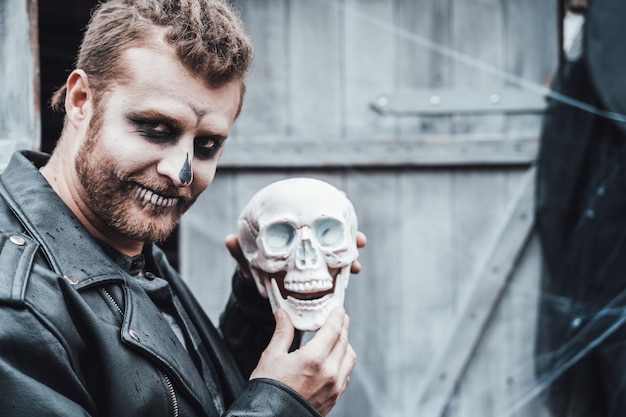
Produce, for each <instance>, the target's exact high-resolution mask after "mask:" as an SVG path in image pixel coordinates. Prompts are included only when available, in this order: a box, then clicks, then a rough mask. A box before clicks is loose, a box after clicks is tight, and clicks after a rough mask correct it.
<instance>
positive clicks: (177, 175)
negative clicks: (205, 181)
mask: <svg viewBox="0 0 626 417" xmlns="http://www.w3.org/2000/svg"><path fill="white" fill-rule="evenodd" d="M192 161H193V151H189V150H187V149H176V150H171V151H170V152H168V155H167V156H166V157H164V158H163V159H161V161H159V164H158V166H157V171H158V173H159V174H160V175H164V176H166V177H168V178H169V179H170V180H171V181H172V183H173V184H175V185H176V186H177V187H186V186H189V185H191V182H192V181H193V166H192Z"/></svg>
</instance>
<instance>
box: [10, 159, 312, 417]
mask: <svg viewBox="0 0 626 417" xmlns="http://www.w3.org/2000/svg"><path fill="white" fill-rule="evenodd" d="M47 158H48V157H47V155H44V154H38V153H34V152H21V153H16V154H14V155H13V158H12V160H11V162H10V164H9V165H8V167H7V168H6V170H5V171H4V173H3V174H2V175H1V176H0V194H1V196H2V198H0V415H3V416H4V415H6V416H40V415H41V416H43V415H45V416H64V417H67V416H115V417H123V416H146V417H148V416H149V417H159V416H163V417H165V416H185V417H187V416H216V415H219V414H220V413H219V412H218V411H217V406H215V405H214V404H215V403H216V402H215V401H214V400H213V397H214V396H219V397H220V401H221V402H223V403H224V404H225V406H226V408H227V409H226V411H225V412H224V413H223V415H224V416H255V417H259V416H268V417H269V416H285V417H287V416H289V417H294V416H303V417H304V416H319V414H318V413H317V412H316V411H315V410H314V409H313V408H312V407H311V406H310V405H309V404H308V403H307V402H306V401H305V400H304V399H303V398H302V397H301V396H299V395H298V394H297V393H296V392H295V391H293V390H291V389H290V388H288V387H287V386H285V385H283V384H281V383H279V382H277V381H274V380H269V379H256V380H252V381H249V382H245V380H244V378H243V377H242V373H243V374H244V375H249V373H250V372H251V369H252V367H253V366H254V364H255V363H256V361H257V359H258V357H259V356H260V353H261V351H262V350H263V349H264V347H265V346H266V344H267V342H268V340H269V338H270V337H271V333H272V329H273V318H272V316H271V312H270V311H271V310H270V309H269V308H268V305H267V302H266V301H265V300H262V299H261V298H260V297H259V295H258V294H256V289H254V286H253V285H250V284H249V283H247V282H245V281H244V280H243V279H242V278H241V277H238V274H235V278H234V280H233V295H232V296H231V299H230V301H229V303H228V306H227V308H226V310H225V312H224V314H223V316H222V318H221V325H220V327H221V331H222V333H221V334H220V333H219V332H218V331H217V329H215V327H213V325H212V324H211V321H210V320H209V319H208V317H207V316H206V315H205V314H204V312H203V311H202V308H201V307H200V305H199V304H198V302H197V300H196V299H195V298H194V297H193V295H191V293H190V292H189V289H188V288H187V286H186V285H185V284H184V283H183V281H182V280H181V279H180V278H179V276H178V274H177V273H176V272H175V271H174V270H173V269H172V268H171V266H170V265H169V264H168V263H167V260H166V259H165V256H164V254H163V252H162V251H160V250H159V249H158V248H157V247H156V246H153V248H154V249H153V256H154V259H155V262H156V264H157V266H158V268H159V269H160V272H161V274H162V275H163V277H164V278H165V279H167V280H168V281H169V283H170V286H171V288H172V290H173V291H174V293H175V294H176V295H177V297H178V299H179V300H180V303H181V304H182V305H183V306H184V309H185V311H186V312H187V315H188V317H189V318H190V319H191V321H192V322H193V325H194V326H195V328H196V329H197V333H198V334H199V337H200V339H201V340H202V343H203V345H204V347H205V348H206V351H207V352H208V355H209V356H210V357H211V362H212V365H213V367H214V368H215V374H216V375H218V377H217V378H216V379H218V380H217V381H214V384H213V389H211V388H207V384H205V383H204V381H203V379H202V377H201V376H200V373H199V372H198V370H197V369H198V368H197V367H195V365H194V363H193V362H192V359H191V357H190V355H189V354H188V353H187V351H186V350H185V349H184V348H183V347H182V345H181V344H180V343H178V342H177V341H176V337H175V336H174V334H173V332H172V330H171V328H170V327H169V326H168V324H167V322H166V321H165V320H164V319H163V317H162V315H161V314H160V313H159V311H158V310H157V309H156V307H154V304H152V303H151V302H150V299H149V298H148V297H147V295H146V293H145V292H144V291H143V290H142V289H141V288H140V287H139V286H138V285H137V283H136V281H135V280H134V279H133V277H131V276H130V275H128V274H127V273H126V272H124V271H123V270H122V269H121V268H120V267H119V266H118V265H117V264H116V263H114V262H113V261H112V260H111V259H110V258H109V257H107V256H106V255H105V253H104V252H103V250H102V249H101V247H100V246H99V245H98V243H97V242H96V241H95V240H94V239H93V238H92V237H91V235H90V234H89V233H88V232H87V230H86V229H85V228H84V227H83V226H82V224H81V223H80V222H79V221H78V220H77V218H76V217H75V216H74V215H73V214H72V213H71V211H70V210H69V209H68V208H67V206H65V204H64V203H63V202H62V200H61V199H60V198H59V197H58V196H57V195H56V193H55V192H54V191H53V190H52V188H51V187H50V186H49V185H48V183H47V182H46V180H45V179H44V178H43V176H41V174H40V173H39V172H38V170H37V168H38V167H40V166H42V165H43V164H45V163H46V161H47ZM222 334H223V335H224V336H223V337H222ZM208 385H209V386H211V384H208ZM218 404H219V402H218Z"/></svg>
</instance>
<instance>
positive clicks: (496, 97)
mask: <svg viewBox="0 0 626 417" xmlns="http://www.w3.org/2000/svg"><path fill="white" fill-rule="evenodd" d="M489 101H490V102H491V104H498V103H500V101H502V96H500V94H498V93H493V94H492V95H490V96H489Z"/></svg>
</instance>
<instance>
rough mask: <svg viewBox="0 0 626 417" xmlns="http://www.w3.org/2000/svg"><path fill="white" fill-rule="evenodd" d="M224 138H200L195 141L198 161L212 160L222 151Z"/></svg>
mask: <svg viewBox="0 0 626 417" xmlns="http://www.w3.org/2000/svg"><path fill="white" fill-rule="evenodd" d="M225 139H226V138H224V137H222V136H200V137H197V138H195V139H194V153H195V154H196V156H197V157H198V159H210V158H212V157H213V156H215V154H216V153H217V151H219V150H220V148H221V147H222V144H223V143H224V140H225Z"/></svg>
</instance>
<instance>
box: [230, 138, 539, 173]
mask: <svg viewBox="0 0 626 417" xmlns="http://www.w3.org/2000/svg"><path fill="white" fill-rule="evenodd" d="M503 137H505V138H506V136H498V137H494V136H488V135H485V136H473V137H472V136H465V137H458V138H456V137H451V136H433V137H429V136H425V137H422V138H420V140H397V139H388V140H380V139H377V140H375V141H374V140H371V141H370V140H366V139H362V140H359V141H354V140H352V141H345V140H342V139H339V138H330V139H328V138H324V137H320V138H318V139H317V140H315V141H298V142H296V143H294V142H293V141H291V140H289V139H288V138H283V139H278V140H277V139H276V138H273V140H268V141H266V142H261V141H255V142H253V143H246V144H240V143H238V142H237V141H234V143H229V144H228V145H227V146H226V149H225V151H224V153H223V154H222V158H221V160H220V167H222V168H228V169H234V168H262V167H281V168H289V167H356V166H370V167H398V166H437V165H439V166H459V165H502V166H504V165H526V164H530V163H532V162H533V161H534V160H535V158H536V155H537V149H538V140H537V138H536V137H526V138H520V137H518V138H507V139H506V140H503Z"/></svg>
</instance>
